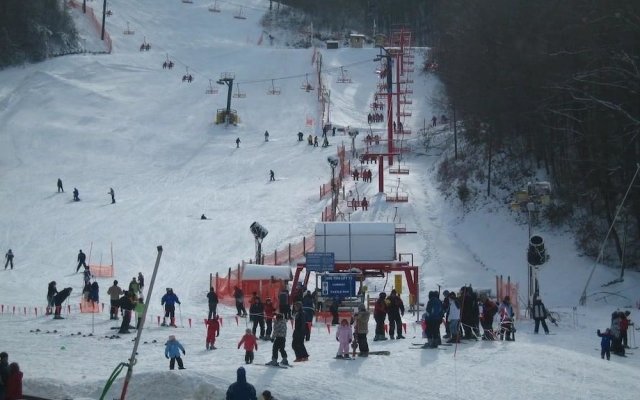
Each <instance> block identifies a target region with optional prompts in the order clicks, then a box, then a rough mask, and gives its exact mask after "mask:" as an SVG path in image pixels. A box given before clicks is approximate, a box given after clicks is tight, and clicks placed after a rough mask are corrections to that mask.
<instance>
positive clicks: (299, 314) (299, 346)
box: [291, 301, 309, 362]
mask: <svg viewBox="0 0 640 400" xmlns="http://www.w3.org/2000/svg"><path fill="white" fill-rule="evenodd" d="M293 318H294V323H293V338H292V340H291V348H293V352H294V353H295V354H296V359H295V360H294V361H295V362H300V361H309V353H307V348H306V347H305V345H304V337H305V334H306V331H307V320H306V318H305V316H304V312H303V310H302V303H301V302H299V301H296V302H295V304H294V305H293Z"/></svg>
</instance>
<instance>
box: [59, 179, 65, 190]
mask: <svg viewBox="0 0 640 400" xmlns="http://www.w3.org/2000/svg"><path fill="white" fill-rule="evenodd" d="M60 192H62V193H64V188H63V187H62V179H60V178H58V193H60Z"/></svg>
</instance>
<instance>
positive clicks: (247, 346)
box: [238, 329, 258, 364]
mask: <svg viewBox="0 0 640 400" xmlns="http://www.w3.org/2000/svg"><path fill="white" fill-rule="evenodd" d="M243 343H244V350H245V353H244V362H245V363H247V364H251V363H253V350H254V349H255V350H256V351H258V340H257V339H256V335H254V334H253V333H252V332H251V329H247V330H246V331H245V334H244V336H242V339H240V343H238V348H240V346H242V344H243Z"/></svg>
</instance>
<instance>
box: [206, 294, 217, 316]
mask: <svg viewBox="0 0 640 400" xmlns="http://www.w3.org/2000/svg"><path fill="white" fill-rule="evenodd" d="M207 301H208V303H209V316H208V317H207V319H211V318H213V317H214V316H216V315H218V312H217V311H218V295H217V294H216V292H215V290H213V286H212V287H211V288H209V293H207Z"/></svg>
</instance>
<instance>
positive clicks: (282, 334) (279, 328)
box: [267, 314, 289, 366]
mask: <svg viewBox="0 0 640 400" xmlns="http://www.w3.org/2000/svg"><path fill="white" fill-rule="evenodd" d="M273 338H274V339H273V347H272V348H271V361H269V362H268V363H267V365H276V366H277V365H278V352H280V355H281V356H282V361H281V362H280V364H282V365H289V362H288V361H287V352H286V350H285V349H284V346H285V343H286V341H287V321H285V319H284V315H282V314H277V315H276V321H275V323H274V324H273Z"/></svg>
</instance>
